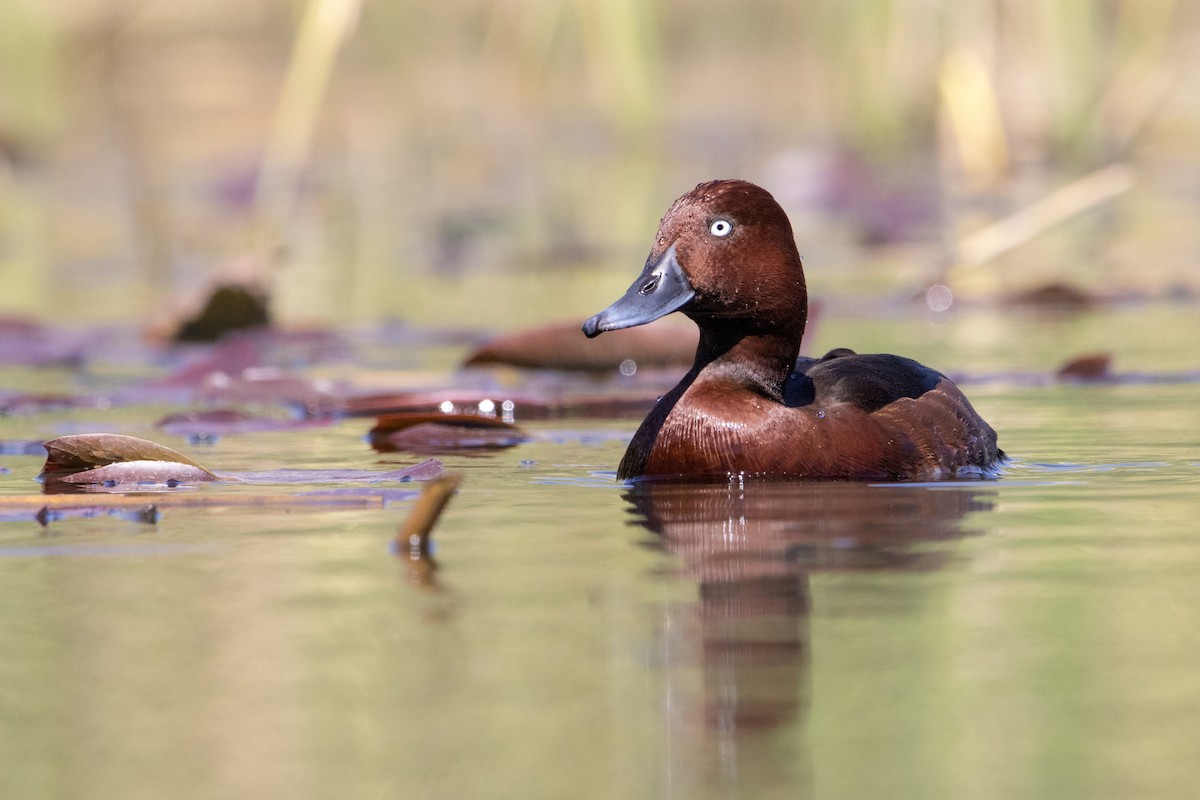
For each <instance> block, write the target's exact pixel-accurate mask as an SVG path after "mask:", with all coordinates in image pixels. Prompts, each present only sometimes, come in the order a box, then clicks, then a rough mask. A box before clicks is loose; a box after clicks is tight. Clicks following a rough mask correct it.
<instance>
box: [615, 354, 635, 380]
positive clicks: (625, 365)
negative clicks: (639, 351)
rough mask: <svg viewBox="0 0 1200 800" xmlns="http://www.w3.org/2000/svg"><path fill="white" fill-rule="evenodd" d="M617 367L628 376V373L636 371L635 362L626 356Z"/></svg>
mask: <svg viewBox="0 0 1200 800" xmlns="http://www.w3.org/2000/svg"><path fill="white" fill-rule="evenodd" d="M618 369H620V370H621V374H622V375H625V376H627V377H628V376H629V375H632V374H634V373H635V372H637V362H636V361H634V360H633V359H632V358H627V359H625V360H624V361H622V362H621V366H620V367H618Z"/></svg>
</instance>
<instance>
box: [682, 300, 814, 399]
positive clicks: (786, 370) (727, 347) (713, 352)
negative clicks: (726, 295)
mask: <svg viewBox="0 0 1200 800" xmlns="http://www.w3.org/2000/svg"><path fill="white" fill-rule="evenodd" d="M797 322H798V324H797V325H795V326H789V327H787V328H785V329H782V330H781V329H769V330H762V331H749V332H748V331H747V330H746V329H745V327H744V326H743V325H725V324H720V323H717V322H714V321H713V320H705V321H704V322H703V323H702V324H701V326H700V344H699V346H698V347H697V348H696V364H695V366H694V368H693V372H695V373H697V375H701V374H702V375H704V376H705V377H706V378H713V379H722V380H729V381H733V382H734V383H737V384H739V385H741V386H745V387H746V388H749V389H751V390H753V391H755V392H757V393H759V394H762V395H763V396H765V397H769V398H771V399H773V400H776V401H778V402H783V395H784V384H785V383H786V382H787V379H788V376H789V375H791V373H792V369H793V368H794V367H795V365H796V356H797V355H799V353H800V337H801V336H803V334H804V317H803V316H800V317H799V319H798V320H797Z"/></svg>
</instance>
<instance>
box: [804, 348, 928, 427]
mask: <svg viewBox="0 0 1200 800" xmlns="http://www.w3.org/2000/svg"><path fill="white" fill-rule="evenodd" d="M943 380H945V376H944V375H942V373H940V372H938V371H937V370H935V369H930V368H929V367H927V366H925V365H924V364H921V363H919V362H917V361H913V360H912V359H911V358H904V357H903V356H893V355H886V354H881V353H873V354H869V355H859V354H858V353H855V352H854V351H853V350H847V349H845V348H839V349H837V350H830V351H829V352H828V353H826V354H825V355H824V356H822V357H821V358H802V359H800V360H799V361H797V362H796V369H795V370H794V371H793V372H792V375H791V377H790V378H789V379H788V384H787V387H786V390H785V398H784V402H785V403H786V405H789V406H807V405H811V404H814V403H816V404H819V405H835V404H841V403H845V404H847V405H852V406H855V407H857V408H860V409H862V410H863V411H865V412H866V413H868V414H870V413H873V412H875V411H878V410H879V409H881V408H883V407H884V406H886V405H890V404H891V403H894V402H896V401H897V400H900V399H902V398H905V397H910V398H913V399H916V398H918V397H920V396H921V395H923V394H925V393H926V392H928V391H930V390H931V389H933V388H935V387H936V386H937V385H938V383H939V382H940V381H943Z"/></svg>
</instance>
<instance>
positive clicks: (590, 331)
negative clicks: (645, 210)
mask: <svg viewBox="0 0 1200 800" xmlns="http://www.w3.org/2000/svg"><path fill="white" fill-rule="evenodd" d="M695 296H696V292H695V290H693V289H692V285H691V284H690V283H689V282H688V279H687V276H686V275H684V274H683V268H682V267H681V266H679V260H678V259H677V258H676V255H675V245H671V247H670V249H668V250H667V252H665V253H663V254H662V256H661V257H660V258H659V259H658V260H657V261H651V260H649V259H647V261H646V268H645V269H643V270H642V274H641V275H639V276H638V279H637V280H636V281H634V282H633V285H632V286H630V287H629V289H628V290H627V291H626V292H625V294H624V296H623V297H621V299H620V300H618V301H617V302H615V303H613V304H612V305H611V306H609V307H608V308H606V309H604V310H603V311H601V312H600V313H599V314H597V315H596V316H594V317H592V318H591V319H589V320H588V321H587V322H585V323H583V332H584V333H585V334H586V335H587V337H588V338H589V339H590V338H592V337H593V336H598V335H599V334H601V333H604V332H605V331H615V330H619V329H620V328H632V327H634V326H636V325H645V324H646V323H647V322H653V321H654V320H656V319H658V318H659V317H665V316H666V315H667V314H670V313H671V312H672V311H678V310H679V309H681V308H683V307H684V306H686V305H687V304H688V303H690V302H691V300H692V298H693V297H695Z"/></svg>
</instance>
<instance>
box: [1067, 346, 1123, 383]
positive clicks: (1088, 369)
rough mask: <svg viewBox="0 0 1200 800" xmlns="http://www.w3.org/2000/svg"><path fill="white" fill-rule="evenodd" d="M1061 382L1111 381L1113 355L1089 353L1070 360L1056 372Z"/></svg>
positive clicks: (1112, 377)
mask: <svg viewBox="0 0 1200 800" xmlns="http://www.w3.org/2000/svg"><path fill="white" fill-rule="evenodd" d="M1054 377H1056V378H1058V379H1059V380H1060V381H1080V382H1083V381H1111V380H1113V379H1114V376H1113V373H1112V353H1088V354H1086V355H1081V356H1076V357H1075V358H1072V359H1070V360H1069V361H1067V362H1066V363H1064V364H1063V365H1062V366H1060V367H1059V368H1058V369H1057V370H1056V371H1055V372H1054Z"/></svg>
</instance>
